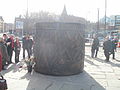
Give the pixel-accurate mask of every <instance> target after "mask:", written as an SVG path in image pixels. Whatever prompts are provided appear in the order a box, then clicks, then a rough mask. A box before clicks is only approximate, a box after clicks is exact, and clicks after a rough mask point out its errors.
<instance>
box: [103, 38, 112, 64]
mask: <svg viewBox="0 0 120 90" xmlns="http://www.w3.org/2000/svg"><path fill="white" fill-rule="evenodd" d="M103 49H104V55H105V57H106V59H105V60H106V61H107V62H109V57H110V54H111V51H112V42H111V41H110V40H109V38H108V37H107V38H106V40H105V42H104V43H103Z"/></svg>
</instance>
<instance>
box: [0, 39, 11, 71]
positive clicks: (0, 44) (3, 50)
mask: <svg viewBox="0 0 120 90" xmlns="http://www.w3.org/2000/svg"><path fill="white" fill-rule="evenodd" d="M0 56H1V57H2V58H1V59H2V60H1V61H2V62H1V63H2V70H5V67H4V66H5V65H6V62H7V61H9V56H8V53H7V47H6V45H5V44H4V41H3V39H2V38H0Z"/></svg>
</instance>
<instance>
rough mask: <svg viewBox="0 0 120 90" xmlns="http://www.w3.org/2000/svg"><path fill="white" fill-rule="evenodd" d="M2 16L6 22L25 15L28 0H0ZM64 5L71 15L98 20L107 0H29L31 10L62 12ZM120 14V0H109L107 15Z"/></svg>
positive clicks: (101, 15)
mask: <svg viewBox="0 0 120 90" xmlns="http://www.w3.org/2000/svg"><path fill="white" fill-rule="evenodd" d="M0 4H1V5H0V16H3V19H4V21H5V22H7V23H9V22H12V23H13V22H14V18H15V17H17V16H19V15H20V14H21V15H25V13H26V10H27V0H0ZM64 5H66V9H67V12H68V14H69V15H74V16H79V17H84V18H86V19H87V20H90V21H97V9H98V8H99V13H100V18H101V17H103V16H104V15H105V0H28V10H29V12H39V11H41V10H42V11H48V12H51V13H55V14H57V15H59V14H61V12H62V10H63V7H64ZM116 14H117V15H120V0H107V16H110V15H116Z"/></svg>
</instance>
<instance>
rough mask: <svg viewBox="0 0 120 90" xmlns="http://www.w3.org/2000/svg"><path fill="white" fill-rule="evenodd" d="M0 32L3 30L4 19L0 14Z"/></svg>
mask: <svg viewBox="0 0 120 90" xmlns="http://www.w3.org/2000/svg"><path fill="white" fill-rule="evenodd" d="M0 32H1V33H2V32H4V20H3V18H2V16H0Z"/></svg>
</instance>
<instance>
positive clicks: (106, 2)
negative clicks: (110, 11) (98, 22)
mask: <svg viewBox="0 0 120 90" xmlns="http://www.w3.org/2000/svg"><path fill="white" fill-rule="evenodd" d="M106 12H107V0H105V32H106Z"/></svg>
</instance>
